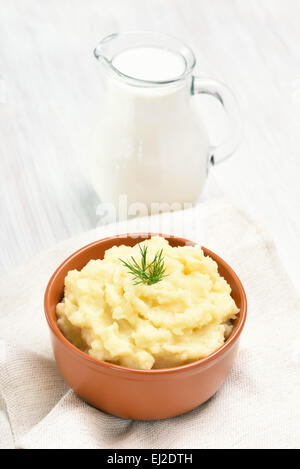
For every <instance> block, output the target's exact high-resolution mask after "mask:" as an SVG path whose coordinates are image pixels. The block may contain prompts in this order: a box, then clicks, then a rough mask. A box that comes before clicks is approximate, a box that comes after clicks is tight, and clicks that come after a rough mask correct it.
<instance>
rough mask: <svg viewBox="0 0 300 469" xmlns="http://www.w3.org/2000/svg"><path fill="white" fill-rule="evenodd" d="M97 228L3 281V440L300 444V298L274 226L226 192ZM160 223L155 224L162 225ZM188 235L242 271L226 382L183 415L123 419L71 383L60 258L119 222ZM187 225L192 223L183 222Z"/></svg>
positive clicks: (99, 444) (76, 444)
mask: <svg viewBox="0 0 300 469" xmlns="http://www.w3.org/2000/svg"><path fill="white" fill-rule="evenodd" d="M179 219H180V221H182V213H180V212H177V213H176V214H173V215H167V214H163V215H161V216H156V217H155V218H154V219H152V220H149V219H145V218H144V219H135V220H132V221H129V222H127V223H126V222H123V223H121V224H119V225H109V226H105V227H100V228H97V229H96V230H93V231H91V232H88V233H85V234H82V235H80V236H79V237H77V238H73V239H71V240H68V241H66V242H64V243H61V244H59V245H57V246H55V247H53V248H52V249H50V250H49V251H47V252H45V253H42V254H40V255H38V256H37V257H36V258H35V259H33V260H32V262H30V263H29V264H27V265H25V266H23V267H21V268H19V269H18V270H17V271H14V272H12V273H11V274H9V275H7V276H5V277H3V278H2V279H1V281H0V306H1V309H0V315H1V321H0V327H1V330H0V395H1V398H0V448H1V447H2V448H3V447H4V448H5V447H7V448H8V447H17V448H154V449H155V448H182V449H183V448H247V447H251V448H276V447H279V448H295V447H298V446H299V443H300V432H299V418H300V410H299V394H300V393H299V391H300V374H299V371H300V370H299V368H300V346H299V330H300V327H299V326H300V303H299V298H298V296H297V293H296V292H295V291H294V289H293V287H292V285H291V283H290V281H289V279H288V276H287V274H286V273H285V272H284V270H283V267H282V265H281V263H280V261H279V260H278V257H277V253H276V250H275V248H274V245H273V242H272V241H271V240H270V239H269V238H268V236H267V235H266V233H265V232H264V231H263V230H262V229H261V228H260V227H259V226H257V225H256V224H255V223H253V222H252V221H251V220H249V219H248V217H247V216H246V215H245V214H244V213H243V212H242V211H240V210H239V209H237V208H235V207H233V206H232V205H231V203H230V202H228V201H226V200H223V199H222V200H218V201H213V202H209V203H203V204H200V205H198V206H197V207H196V208H194V209H190V210H188V211H186V213H185V214H184V225H181V228H179ZM153 222H154V225H153V224H152V223H153ZM153 226H155V228H158V229H157V230H156V231H162V232H165V233H173V234H179V235H182V234H184V235H185V236H186V237H189V238H190V239H193V240H196V241H199V242H201V243H202V244H203V245H205V246H207V247H208V248H210V249H212V250H213V251H216V252H217V253H219V254H220V255H221V256H222V257H224V258H225V260H227V261H228V262H229V263H230V264H231V265H232V266H233V267H234V269H235V270H236V272H237V273H238V275H239V276H240V278H241V280H242V282H243V284H244V286H245V289H246V293H247V296H248V302H249V312H248V320H247V323H246V327H245V329H244V332H243V335H242V340H241V346H240V352H239V355H238V358H237V360H236V362H235V364H234V367H233V369H232V371H231V373H230V376H229V377H228V379H227V380H226V382H225V384H224V385H223V386H222V388H221V389H220V390H219V391H218V392H217V394H216V395H215V396H214V397H213V398H212V399H210V400H209V401H208V402H207V403H206V404H204V405H202V406H201V407H199V408H197V409H195V410H194V411H192V412H190V413H188V414H185V415H183V416H180V417H176V418H173V419H168V420H161V421H154V422H138V421H130V420H125V419H120V418H116V417H113V416H110V415H107V414H105V413H103V412H101V411H98V410H96V409H94V408H92V407H90V406H89V405H87V404H86V403H84V402H83V401H82V400H81V399H79V398H78V397H77V396H76V395H75V394H74V393H73V391H71V390H69V389H68V387H67V386H66V385H65V383H64V382H63V380H62V378H61V376H60V374H59V372H58V370H57V368H56V364H55V361H54V359H53V356H52V351H51V347H50V341H49V334H48V329H47V325H46V321H45V319H44V313H43V293H44V289H45V286H46V283H47V281H48V279H49V277H50V275H51V273H52V272H53V270H54V269H55V268H56V267H57V265H58V264H59V263H60V262H61V261H63V260H64V259H65V258H66V257H67V256H68V255H69V254H70V253H71V252H73V251H74V250H75V249H78V248H79V247H81V246H83V245H84V244H87V243H88V242H91V241H93V240H96V239H99V238H101V237H104V236H107V235H109V234H115V233H116V231H117V232H119V233H121V232H123V233H124V232H132V231H148V230H149V229H152V230H153ZM181 230H183V231H181Z"/></svg>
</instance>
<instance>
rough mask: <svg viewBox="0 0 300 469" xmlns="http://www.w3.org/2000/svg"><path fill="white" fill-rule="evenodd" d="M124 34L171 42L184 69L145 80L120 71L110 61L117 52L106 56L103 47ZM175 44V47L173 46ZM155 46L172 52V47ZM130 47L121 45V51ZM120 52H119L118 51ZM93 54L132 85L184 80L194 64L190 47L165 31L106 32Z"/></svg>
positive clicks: (160, 83)
mask: <svg viewBox="0 0 300 469" xmlns="http://www.w3.org/2000/svg"><path fill="white" fill-rule="evenodd" d="M124 36H126V37H127V38H129V39H132V38H134V36H140V37H141V36H148V38H150V37H152V39H153V38H154V37H155V38H156V39H158V40H161V41H162V42H163V41H165V42H166V43H167V42H168V43H169V42H172V44H173V45H174V48H175V49H176V51H175V52H176V54H177V55H180V56H181V57H182V58H183V59H184V62H185V70H184V72H183V73H182V74H180V75H177V76H174V77H173V78H171V79H167V80H147V79H142V78H137V77H134V76H130V75H127V74H125V73H123V72H121V71H120V70H119V69H118V68H117V67H115V66H114V65H113V63H112V61H113V60H114V58H115V57H116V55H118V53H116V54H114V55H113V56H112V57H108V56H107V55H106V54H105V53H104V49H105V47H107V46H108V45H109V44H110V43H111V42H112V41H113V40H115V39H117V38H120V37H124ZM143 46H146V47H149V46H151V47H155V45H154V44H153V43H152V44H151V43H147V44H144V45H142V46H141V45H139V46H135V47H143ZM175 46H177V47H175ZM156 47H161V48H163V49H165V50H169V51H170V52H174V48H173V47H172V48H171V47H167V46H166V45H165V46H156ZM128 49H130V47H123V50H122V52H123V51H125V50H128ZM119 53H120V52H119ZM94 56H95V57H96V59H97V60H99V62H100V63H102V64H103V65H105V67H106V68H107V69H109V70H110V71H112V72H113V73H114V74H116V75H117V77H118V78H121V79H122V80H123V81H126V82H127V83H130V84H132V85H137V86H147V85H148V86H162V85H170V84H173V83H177V82H180V81H183V80H185V79H186V78H187V77H188V76H189V75H190V74H191V73H192V71H193V69H194V67H195V65H196V57H195V54H194V52H193V51H192V49H191V48H190V47H189V46H188V45H187V44H186V43H185V42H183V41H181V40H180V39H177V38H176V37H174V36H171V35H169V34H166V33H160V32H156V31H125V32H119V33H111V34H107V35H106V36H104V37H103V38H102V39H101V41H100V42H99V43H98V44H97V46H96V47H95V49H94Z"/></svg>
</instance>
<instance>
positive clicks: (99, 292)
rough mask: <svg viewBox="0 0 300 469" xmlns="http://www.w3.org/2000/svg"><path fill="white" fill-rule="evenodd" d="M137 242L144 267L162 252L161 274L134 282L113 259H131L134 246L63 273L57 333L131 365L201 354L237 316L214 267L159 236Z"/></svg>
mask: <svg viewBox="0 0 300 469" xmlns="http://www.w3.org/2000/svg"><path fill="white" fill-rule="evenodd" d="M141 245H147V246H148V254H147V259H148V262H151V260H152V259H153V257H154V256H155V254H156V253H157V252H158V251H159V250H160V249H163V256H164V262H165V268H166V274H167V276H166V277H164V278H163V279H162V280H161V281H160V282H158V283H156V284H154V285H144V284H140V285H134V280H133V277H132V275H131V274H130V273H129V272H128V269H127V268H126V267H125V266H124V265H123V264H122V263H121V262H120V260H119V259H120V258H121V259H125V260H126V259H130V257H131V256H133V257H134V258H135V259H137V260H138V261H139V260H140V257H141V254H140V250H139V246H138V245H136V246H134V247H133V248H131V247H129V246H124V245H123V246H119V247H117V246H115V247H113V248H111V249H108V250H107V251H106V253H105V258H104V259H103V260H91V261H90V262H89V263H88V264H87V265H86V266H85V267H84V268H83V269H82V270H81V271H80V272H78V271H77V270H72V271H70V272H69V273H68V275H67V277H66V279H65V295H64V299H63V300H62V302H61V303H59V304H58V305H57V317H58V325H59V327H60V329H61V331H62V332H63V334H64V335H65V337H66V338H67V339H68V340H69V341H70V342H72V343H73V344H74V345H75V346H77V347H78V348H80V349H81V350H83V351H85V352H86V353H88V354H89V355H91V356H92V357H96V358H98V359H100V360H105V361H108V362H111V363H116V364H118V365H122V366H126V367H131V368H143V369H150V368H165V367H172V366H178V365H182V364H185V363H189V362H192V361H194V360H198V359H200V358H203V357H205V356H207V355H209V354H210V353H212V352H213V351H214V350H216V349H217V348H218V347H220V346H221V345H222V344H223V343H224V341H225V340H226V337H227V336H228V335H229V333H230V332H231V326H230V320H231V319H233V318H235V317H236V314H237V313H238V311H239V310H238V308H237V307H236V305H235V302H234V300H233V299H232V297H231V296H230V292H231V289H230V286H229V285H228V283H227V282H226V281H225V280H224V278H223V277H221V276H220V275H219V273H218V268H217V264H216V262H214V261H213V260H212V259H211V258H210V257H208V256H204V254H203V251H202V249H201V248H200V247H199V246H195V247H177V248H173V247H171V246H170V245H169V244H168V242H167V241H166V240H165V239H164V238H161V237H153V238H151V239H150V240H146V241H144V242H143V243H141Z"/></svg>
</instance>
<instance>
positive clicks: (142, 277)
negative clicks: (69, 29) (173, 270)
mask: <svg viewBox="0 0 300 469" xmlns="http://www.w3.org/2000/svg"><path fill="white" fill-rule="evenodd" d="M139 248H140V253H141V262H140V264H138V262H137V261H136V260H135V258H134V257H132V256H131V262H127V261H124V260H123V259H120V261H121V262H122V264H123V265H124V266H125V267H127V269H128V271H129V273H130V274H131V275H133V277H134V285H139V284H141V283H143V284H144V285H153V284H154V283H158V282H160V281H161V280H162V279H163V278H164V277H166V274H165V271H166V269H165V263H164V259H163V257H162V253H163V250H162V249H161V250H160V251H158V252H157V253H156V254H155V256H154V259H153V261H152V262H150V264H148V265H147V250H148V247H147V246H143V247H141V245H140V244H139Z"/></svg>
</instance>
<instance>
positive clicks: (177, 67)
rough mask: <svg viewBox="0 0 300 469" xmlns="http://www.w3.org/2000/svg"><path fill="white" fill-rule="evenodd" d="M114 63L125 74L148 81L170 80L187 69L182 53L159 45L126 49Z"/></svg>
mask: <svg viewBox="0 0 300 469" xmlns="http://www.w3.org/2000/svg"><path fill="white" fill-rule="evenodd" d="M112 64H113V66H114V67H115V68H117V69H118V70H119V71H120V72H122V73H123V74H124V75H127V76H129V77H133V78H136V79H138V80H147V81H170V80H172V79H174V78H177V77H179V76H180V75H183V73H184V72H185V69H186V63H185V59H184V57H183V56H182V55H179V54H175V53H174V52H171V51H169V50H167V49H160V48H158V47H136V48H135V49H128V50H125V51H124V52H121V53H120V54H118V55H117V56H116V57H114V59H113V61H112Z"/></svg>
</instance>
